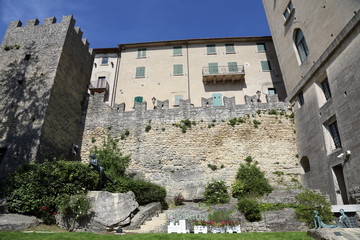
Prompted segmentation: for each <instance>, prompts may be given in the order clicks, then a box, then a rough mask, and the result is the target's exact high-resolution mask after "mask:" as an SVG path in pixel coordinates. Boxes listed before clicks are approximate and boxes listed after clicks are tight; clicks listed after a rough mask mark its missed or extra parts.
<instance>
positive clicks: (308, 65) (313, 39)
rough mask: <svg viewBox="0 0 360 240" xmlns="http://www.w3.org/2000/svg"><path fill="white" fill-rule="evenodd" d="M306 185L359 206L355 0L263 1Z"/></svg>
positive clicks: (334, 199)
mask: <svg viewBox="0 0 360 240" xmlns="http://www.w3.org/2000/svg"><path fill="white" fill-rule="evenodd" d="M263 4H264V8H265V12H266V15H267V18H268V22H269V25H270V30H271V33H272V35H273V40H274V45H275V49H276V52H277V55H278V59H279V64H280V68H281V71H282V74H283V78H284V82H285V87H286V90H287V94H288V100H289V101H290V102H291V103H293V104H294V106H295V122H296V128H297V144H298V150H299V156H300V163H301V165H302V166H303V168H304V170H305V176H304V179H305V181H306V184H307V186H309V187H311V188H317V189H320V190H321V191H322V192H323V193H328V194H329V195H330V196H331V202H332V203H333V204H349V203H360V198H359V197H358V196H360V195H359V194H360V189H359V186H360V177H359V176H360V175H359V172H360V164H359V163H360V127H359V126H360V120H359V119H360V109H359V104H360V95H359V90H360V83H359V78H360V72H359V62H360V47H359V46H360V37H359V31H360V27H359V19H360V13H359V11H358V10H359V8H360V1H358V0H343V1H341V3H340V1H337V0H319V1H313V0H292V1H290V0H271V1H270V0H263Z"/></svg>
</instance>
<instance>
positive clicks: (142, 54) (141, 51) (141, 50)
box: [137, 48, 146, 58]
mask: <svg viewBox="0 0 360 240" xmlns="http://www.w3.org/2000/svg"><path fill="white" fill-rule="evenodd" d="M137 58H146V48H139V49H138V54H137Z"/></svg>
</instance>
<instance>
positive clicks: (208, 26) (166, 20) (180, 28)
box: [0, 0, 270, 48]
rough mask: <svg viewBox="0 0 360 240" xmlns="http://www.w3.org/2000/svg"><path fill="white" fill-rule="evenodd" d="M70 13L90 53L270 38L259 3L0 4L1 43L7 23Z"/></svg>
mask: <svg viewBox="0 0 360 240" xmlns="http://www.w3.org/2000/svg"><path fill="white" fill-rule="evenodd" d="M71 14H72V15H73V16H74V18H75V20H76V26H78V27H80V28H81V30H82V31H83V33H84V34H83V37H84V38H87V39H88V41H89V42H90V48H112V47H116V46H117V45H118V44H123V43H136V42H152V41H165V40H182V39H197V38H222V37H241V36H269V35H270V30H269V27H268V23H267V21H266V16H265V12H264V8H263V6H262V1H261V0H216V1H215V0H101V1H97V0H0V39H1V40H2V39H3V37H4V35H5V31H6V29H7V27H8V25H9V22H10V21H16V20H20V21H22V23H23V26H24V25H25V24H26V21H27V20H28V19H35V18H37V19H39V21H40V24H42V23H43V22H44V19H45V18H47V17H53V16H54V17H56V19H57V22H61V18H62V16H65V15H71Z"/></svg>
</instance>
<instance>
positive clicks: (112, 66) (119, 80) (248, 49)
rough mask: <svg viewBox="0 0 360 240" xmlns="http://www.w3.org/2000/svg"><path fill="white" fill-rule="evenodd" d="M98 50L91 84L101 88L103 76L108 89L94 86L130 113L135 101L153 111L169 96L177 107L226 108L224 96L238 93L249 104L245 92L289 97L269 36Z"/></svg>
mask: <svg viewBox="0 0 360 240" xmlns="http://www.w3.org/2000/svg"><path fill="white" fill-rule="evenodd" d="M95 52H96V56H95V62H94V66H93V74H92V79H91V82H92V83H93V86H99V85H101V83H102V82H103V81H104V79H105V80H106V81H107V82H108V83H109V90H105V89H103V90H101V89H97V90H96V89H90V90H91V91H92V92H102V91H108V93H107V94H106V95H108V96H109V97H107V96H106V95H105V102H108V104H109V105H111V106H114V104H120V103H124V105H125V110H126V111H132V110H133V109H134V105H135V102H146V103H147V108H148V109H153V108H154V107H155V106H156V105H157V103H158V101H166V100H168V101H169V107H170V108H176V107H178V106H179V103H180V101H181V100H187V99H190V101H191V104H192V106H195V107H199V106H202V105H203V102H204V101H206V104H208V105H211V106H222V105H223V97H235V101H236V104H245V96H249V97H253V98H254V96H256V97H255V98H256V100H258V101H261V102H266V101H268V99H267V97H266V96H272V95H275V96H278V98H279V99H280V100H284V99H285V98H286V92H285V89H284V87H283V81H282V76H281V72H280V69H279V64H278V61H277V58H276V54H275V49H274V46H273V43H272V39H271V37H235V38H212V39H189V40H177V41H161V42H146V43H133V44H120V45H119V48H118V49H95ZM116 55H117V56H119V58H118V59H117V60H116V59H115V58H114V57H116ZM114 71H115V72H114ZM202 98H203V100H202ZM204 99H205V100H204ZM249 99H250V98H249Z"/></svg>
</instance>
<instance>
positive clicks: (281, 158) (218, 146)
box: [82, 95, 303, 200]
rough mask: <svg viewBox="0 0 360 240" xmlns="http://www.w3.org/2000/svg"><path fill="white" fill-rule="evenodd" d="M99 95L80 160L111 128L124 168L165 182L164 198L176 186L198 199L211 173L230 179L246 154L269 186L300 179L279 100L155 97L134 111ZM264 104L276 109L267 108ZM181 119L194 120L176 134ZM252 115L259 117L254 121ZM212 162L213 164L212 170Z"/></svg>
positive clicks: (290, 122)
mask: <svg viewBox="0 0 360 240" xmlns="http://www.w3.org/2000/svg"><path fill="white" fill-rule="evenodd" d="M102 98H103V95H95V96H91V98H90V101H89V108H88V112H87V119H86V124H85V131H84V137H83V141H82V142H83V145H82V160H83V161H84V162H86V161H88V156H89V153H90V152H91V149H92V148H93V147H94V146H101V145H102V143H103V140H104V139H105V138H106V136H107V135H110V136H112V137H113V138H115V139H117V140H118V141H119V146H120V148H121V149H122V150H123V151H124V153H125V154H130V155H131V164H130V167H129V169H128V172H129V173H132V174H134V175H135V176H137V177H140V178H144V179H147V180H149V181H151V182H154V183H157V184H160V185H162V186H164V187H166V190H167V192H168V198H169V199H172V197H173V196H174V195H175V194H178V193H181V194H182V195H183V196H184V197H185V198H186V199H189V200H194V199H201V198H202V195H203V192H204V189H205V186H206V184H207V183H208V182H209V181H211V180H212V179H216V180H224V181H226V183H227V185H228V186H230V184H231V183H232V182H233V181H234V179H235V176H236V172H237V169H238V167H239V166H240V163H245V161H244V158H245V157H246V156H252V157H253V159H254V161H257V162H258V163H259V166H260V168H261V169H262V170H263V171H265V173H266V176H267V177H268V178H269V180H270V182H271V184H272V185H273V186H278V187H283V186H296V185H297V184H298V182H301V176H302V174H303V169H302V168H301V166H300V165H299V164H298V159H297V158H296V154H297V151H296V144H295V133H294V124H293V120H292V119H291V118H289V117H287V116H286V115H285V113H287V114H290V112H289V110H288V108H289V106H288V105H287V104H285V103H282V102H275V103H261V104H257V103H256V104H246V105H235V101H234V99H233V98H225V99H224V106H221V107H213V106H211V107H199V108H195V107H191V105H190V102H189V101H182V102H181V105H180V107H179V108H178V109H168V108H167V105H166V104H163V102H160V104H158V107H157V108H156V109H154V110H146V103H139V104H137V105H135V110H134V111H131V112H124V111H122V108H121V107H119V106H116V107H114V108H110V107H109V106H108V105H106V104H104V103H103V101H102ZM269 109H277V110H278V112H279V113H280V112H281V111H282V113H283V115H280V114H278V115H269V114H268V110H269ZM258 113H260V114H258ZM234 117H236V118H239V117H242V118H243V119H245V122H244V123H239V125H235V126H234V127H232V126H230V125H229V120H230V119H232V118H234ZM185 119H189V120H191V121H192V122H194V123H195V124H196V125H193V126H192V127H191V128H188V129H187V130H186V132H185V133H183V132H182V130H181V128H179V127H177V126H176V124H179V123H180V122H181V120H185ZM254 120H256V121H259V122H261V124H260V125H258V127H257V128H256V127H255V125H254V122H253V121H254ZM147 126H151V129H150V130H149V131H146V130H145V128H146V127H147ZM148 128H149V127H148ZM126 131H128V132H129V135H128V136H126V135H125V132H126ZM100 162H101V159H100ZM214 166H216V168H217V169H216V170H212V169H211V167H212V168H215V167H214Z"/></svg>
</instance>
